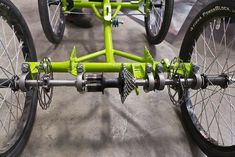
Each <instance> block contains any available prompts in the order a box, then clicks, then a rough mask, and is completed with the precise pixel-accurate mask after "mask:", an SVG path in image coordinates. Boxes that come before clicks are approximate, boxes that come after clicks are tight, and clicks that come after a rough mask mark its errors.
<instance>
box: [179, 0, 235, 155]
mask: <svg viewBox="0 0 235 157" xmlns="http://www.w3.org/2000/svg"><path fill="white" fill-rule="evenodd" d="M223 7H225V8H226V9H227V8H229V9H228V10H226V9H224V10H223V9H218V8H223ZM216 8H217V9H216ZM210 10H213V11H211V12H210ZM221 16H223V17H224V16H231V17H233V18H235V3H234V2H232V1H231V0H220V1H215V2H213V3H211V4H209V5H208V6H206V7H205V8H204V9H203V10H202V11H201V12H200V13H199V14H198V15H197V16H196V17H195V19H194V20H193V22H192V23H191V25H190V27H189V29H188V31H187V33H186V35H185V38H184V40H183V43H182V46H181V50H180V54H179V58H180V59H182V60H183V61H184V62H190V60H191V54H192V51H193V46H194V41H195V40H197V38H198V37H199V36H200V33H201V29H202V28H203V26H204V24H205V23H207V21H209V20H211V19H214V18H216V17H221ZM187 102H189V101H187ZM187 102H184V103H182V105H181V112H182V121H183V124H184V125H185V127H186V130H187V131H188V133H189V134H190V135H191V137H192V139H193V140H194V141H195V142H196V143H197V145H198V146H199V147H200V148H201V150H202V151H203V152H204V153H205V154H206V155H208V156H213V157H234V156H235V145H233V146H228V147H222V146H218V145H215V144H213V143H211V142H209V141H208V140H206V139H205V138H204V137H203V136H202V135H201V133H199V131H198V130H197V128H196V127H195V126H194V123H193V122H192V119H191V116H190V113H189V112H188V109H187V104H186V103H187Z"/></svg>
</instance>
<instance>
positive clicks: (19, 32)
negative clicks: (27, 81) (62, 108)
mask: <svg viewBox="0 0 235 157" xmlns="http://www.w3.org/2000/svg"><path fill="white" fill-rule="evenodd" d="M0 17H2V18H3V19H4V20H6V22H7V23H8V25H9V26H13V27H14V31H15V34H16V36H17V38H18V40H21V41H22V42H23V47H22V52H23V55H24V56H27V57H26V61H34V62H35V61H37V56H36V50H35V47H34V43H33V39H32V36H31V33H30V31H29V28H28V26H27V24H26V22H25V20H24V18H23V17H22V15H21V13H20V12H19V10H18V9H17V8H16V7H15V6H14V4H13V3H12V2H11V1H9V0H0ZM13 27H12V28H13ZM26 54H27V55H26ZM25 110H28V113H29V114H28V115H27V118H26V119H27V121H26V122H25V127H24V129H23V130H22V133H21V134H20V135H19V138H18V139H17V140H16V142H15V143H14V144H13V145H12V146H11V147H10V148H9V149H8V150H6V151H5V152H2V153H1V154H0V157H17V156H19V155H20V154H21V152H22V151H23V149H24V147H25V146H26V144H27V142H28V140H29V137H30V134H31V132H32V128H33V124H34V121H35V115H36V110H37V91H36V89H32V90H30V91H29V92H27V93H26V98H25V106H24V111H23V112H25Z"/></svg>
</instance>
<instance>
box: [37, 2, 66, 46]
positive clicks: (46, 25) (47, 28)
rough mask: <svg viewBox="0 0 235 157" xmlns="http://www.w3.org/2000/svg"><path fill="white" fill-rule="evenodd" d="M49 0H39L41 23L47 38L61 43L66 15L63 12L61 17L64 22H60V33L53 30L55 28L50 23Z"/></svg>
mask: <svg viewBox="0 0 235 157" xmlns="http://www.w3.org/2000/svg"><path fill="white" fill-rule="evenodd" d="M47 1H48V0H38V10H39V16H40V20H41V25H42V28H43V31H44V33H45V36H46V38H47V39H48V40H49V41H50V42H51V43H53V44H59V43H60V42H61V41H62V39H63V36H64V30H65V16H64V14H63V13H61V14H60V19H61V20H62V24H61V23H60V26H59V27H60V28H59V32H58V33H55V32H53V29H52V27H51V24H50V18H49V13H48V7H47Z"/></svg>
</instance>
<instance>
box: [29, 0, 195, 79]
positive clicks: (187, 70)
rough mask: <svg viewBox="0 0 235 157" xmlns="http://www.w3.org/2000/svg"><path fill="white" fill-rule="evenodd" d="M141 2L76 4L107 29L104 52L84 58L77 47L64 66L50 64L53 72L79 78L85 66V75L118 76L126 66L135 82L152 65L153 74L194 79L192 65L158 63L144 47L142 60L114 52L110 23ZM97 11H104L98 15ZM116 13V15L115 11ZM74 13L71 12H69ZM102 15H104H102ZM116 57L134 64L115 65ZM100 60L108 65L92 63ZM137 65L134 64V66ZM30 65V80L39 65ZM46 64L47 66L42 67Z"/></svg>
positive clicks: (75, 4)
mask: <svg viewBox="0 0 235 157" xmlns="http://www.w3.org/2000/svg"><path fill="white" fill-rule="evenodd" d="M141 1H142V0H139V1H132V2H110V0H104V1H103V2H86V1H81V0H73V2H74V8H73V9H78V8H84V7H85V8H92V9H93V11H94V13H95V15H96V16H97V17H98V18H99V19H100V20H102V22H103V25H104V28H103V29H104V50H100V51H98V52H93V53H90V54H87V55H84V56H80V57H77V50H76V48H75V47H74V48H73V50H72V53H71V56H70V59H69V60H67V61H63V62H50V63H48V64H51V65H50V67H51V71H52V72H62V73H71V74H72V75H74V76H77V73H78V72H77V71H78V69H77V67H78V65H82V67H83V71H84V72H102V73H119V72H120V71H121V69H122V67H123V66H125V67H126V68H127V69H128V70H129V71H130V72H131V73H132V74H133V75H134V77H135V78H136V79H141V78H146V67H147V65H148V66H149V65H151V66H152V67H153V73H154V75H155V76H156V73H157V72H159V69H162V72H174V73H177V74H178V75H182V76H185V75H187V76H191V75H192V65H191V63H181V62H180V61H178V60H177V59H176V62H174V63H170V61H169V60H168V59H163V60H161V61H160V62H158V61H155V60H154V58H153V57H152V56H151V53H150V52H149V50H148V49H147V48H146V47H145V49H144V55H143V57H140V56H136V55H134V54H130V53H127V52H123V51H121V50H116V49H114V48H113V39H112V28H111V23H112V20H113V18H115V17H116V16H117V14H118V12H119V11H120V9H121V8H126V9H133V10H138V9H139V4H140V2H141ZM145 3H146V5H145V13H148V11H149V7H150V0H145ZM62 7H63V10H64V11H65V12H66V11H69V10H67V0H62ZM97 8H101V9H102V11H99V10H98V9H97ZM113 9H116V11H115V12H114V13H113V12H112V10H113ZM70 11H71V10H70ZM101 12H102V14H101ZM115 55H116V56H120V57H123V58H126V59H129V60H131V61H132V62H130V63H116V62H115ZM100 56H105V57H106V61H105V62H89V61H90V60H92V59H96V58H98V57H100ZM133 61H134V62H133ZM28 64H29V65H30V72H31V76H34V75H35V74H37V73H38V72H39V70H38V69H39V68H38V67H39V65H40V64H42V63H40V62H28ZM43 64H45V63H43Z"/></svg>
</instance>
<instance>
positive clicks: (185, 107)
mask: <svg viewBox="0 0 235 157" xmlns="http://www.w3.org/2000/svg"><path fill="white" fill-rule="evenodd" d="M234 28H235V3H234V1H231V0H222V1H216V2H214V3H211V4H210V5H208V6H207V7H206V8H205V9H203V10H202V11H201V12H200V13H199V15H197V16H196V18H195V19H194V20H193V22H192V24H191V25H190V27H189V29H188V31H187V33H186V36H185V38H184V40H183V44H182V47H181V51H180V55H179V57H180V58H181V59H182V60H183V61H185V62H191V63H193V64H195V65H198V66H199V68H200V73H201V74H203V75H205V76H209V75H210V76H214V75H216V76H218V75H222V76H227V77H228V78H229V79H231V80H234V76H235V62H234V59H235V29H234ZM232 82H233V81H231V85H228V86H218V85H217V86H216V85H213V84H211V85H208V86H207V87H205V88H201V89H199V90H189V89H188V90H186V93H185V94H184V96H183V95H181V97H182V98H183V100H184V101H183V102H184V103H182V105H181V111H182V117H183V123H184V124H185V126H186V129H187V130H188V132H189V134H190V135H191V136H192V138H193V139H194V140H195V142H196V143H197V144H198V145H199V147H200V148H201V149H202V150H203V152H204V153H205V154H207V155H208V156H213V157H234V156H235V90H234V88H235V86H234V85H235V84H234V83H232Z"/></svg>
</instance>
